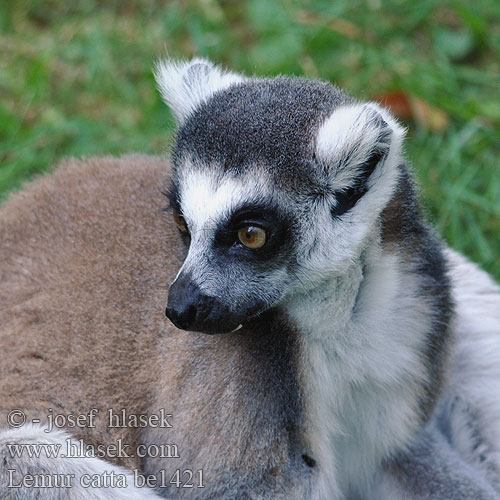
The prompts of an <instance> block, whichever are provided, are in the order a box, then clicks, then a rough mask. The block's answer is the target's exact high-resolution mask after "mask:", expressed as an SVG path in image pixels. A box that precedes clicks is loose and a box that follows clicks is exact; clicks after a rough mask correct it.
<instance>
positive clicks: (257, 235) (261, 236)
mask: <svg viewBox="0 0 500 500" xmlns="http://www.w3.org/2000/svg"><path fill="white" fill-rule="evenodd" d="M238 239H239V240H240V242H241V243H242V244H243V245H245V246H246V247H247V248H251V249H252V250H256V249H257V248H261V247H263V246H264V244H265V243H266V239H267V234H266V232H265V231H264V229H262V228H261V227H257V226H245V227H242V228H241V229H240V230H239V231H238Z"/></svg>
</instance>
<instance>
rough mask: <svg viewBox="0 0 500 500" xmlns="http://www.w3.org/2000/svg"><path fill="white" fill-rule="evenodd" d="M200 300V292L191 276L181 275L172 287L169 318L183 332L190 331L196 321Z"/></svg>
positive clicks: (169, 294) (168, 310)
mask: <svg viewBox="0 0 500 500" xmlns="http://www.w3.org/2000/svg"><path fill="white" fill-rule="evenodd" d="M199 300H200V290H199V288H198V287H197V286H196V285H194V284H193V282H192V280H191V277H190V276H189V275H185V274H181V275H180V276H179V277H178V278H177V279H176V280H175V281H174V282H173V283H172V285H171V286H170V290H169V293H168V305H167V310H166V311H165V313H166V315H167V318H168V319H169V320H170V321H172V323H173V324H174V325H175V326H176V327H177V328H180V329H181V330H189V329H190V328H191V327H192V326H193V324H194V323H195V320H196V315H197V314H198V309H197V306H196V304H197V303H199Z"/></svg>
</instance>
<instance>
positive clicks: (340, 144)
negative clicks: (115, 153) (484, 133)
mask: <svg viewBox="0 0 500 500" xmlns="http://www.w3.org/2000/svg"><path fill="white" fill-rule="evenodd" d="M156 78H157V81H158V84H159V87H160V90H161V93H162V95H163V97H164V99H165V100H166V102H167V103H168V104H169V106H170V107H171V109H172V111H173V112H174V114H175V116H176V117H177V120H178V122H179V129H178V132H177V138H176V142H175V147H174V150H173V154H172V169H171V187H170V190H169V200H170V206H171V209H172V211H173V219H174V222H175V224H176V226H177V228H178V230H179V233H180V236H178V235H176V234H175V233H173V232H172V229H171V227H172V226H170V227H168V228H167V227H163V226H157V225H155V223H153V222H152V219H153V217H154V214H153V213H151V212H152V210H153V208H152V207H155V203H153V202H152V201H151V200H150V196H151V192H152V191H154V188H155V186H156V182H157V181H156V179H157V178H158V176H159V175H160V174H161V172H162V170H164V168H165V165H164V164H163V162H157V160H153V159H151V160H149V163H148V160H144V159H137V158H128V159H124V160H121V161H114V162H113V161H111V160H109V159H108V160H95V161H94V163H93V164H91V165H86V166H85V168H83V167H82V166H78V167H75V166H67V167H66V168H65V169H59V171H56V173H55V174H54V176H53V177H48V178H46V179H44V180H42V181H40V182H39V183H38V184H37V185H35V186H33V187H31V188H30V189H28V190H27V191H26V193H22V194H20V195H18V197H14V198H13V199H12V200H11V201H10V202H8V203H7V204H6V205H5V206H4V207H3V209H2V212H1V213H0V221H2V222H3V227H4V229H3V233H1V231H2V226H0V235H2V236H3V237H4V240H5V241H6V243H4V240H2V239H1V238H0V251H4V252H5V253H6V255H7V257H8V258H7V260H6V264H2V265H1V266H0V276H2V277H3V280H4V283H5V285H4V284H0V300H1V301H2V302H1V303H2V304H3V306H2V310H3V311H0V321H1V322H0V324H1V325H2V326H0V335H1V336H2V337H1V338H2V339H5V340H3V341H2V342H3V344H2V345H5V346H7V347H6V353H5V354H2V359H3V360H7V361H9V363H10V364H7V365H8V366H7V368H4V369H3V371H2V372H0V373H2V377H3V378H4V380H5V382H4V384H3V386H4V387H6V388H7V389H3V390H2V393H1V394H2V396H1V398H2V399H0V401H2V403H1V409H2V410H3V412H1V413H2V414H3V413H5V414H7V411H8V410H9V409H11V407H12V406H13V405H14V404H16V405H17V407H19V406H22V407H23V408H27V409H30V410H31V411H32V413H34V414H37V415H42V416H43V414H44V412H46V411H47V408H48V407H49V406H50V405H52V406H53V405H55V404H56V402H57V404H58V405H60V408H62V409H63V410H66V411H69V410H72V411H76V409H81V408H85V407H86V406H88V407H90V406H92V405H93V406H96V407H100V408H105V407H106V405H108V406H111V407H116V406H117V405H118V406H119V405H120V404H121V405H124V406H126V407H127V405H128V408H129V409H130V412H131V413H140V412H141V411H143V412H146V413H148V414H152V415H156V414H158V413H159V412H160V410H161V409H163V408H167V409H168V411H169V413H171V414H172V415H173V425H172V426H171V427H169V428H168V429H162V428H157V427H152V426H149V427H145V428H143V429H140V431H137V429H135V430H134V431H133V432H132V431H131V432H129V433H127V432H128V431H127V430H123V429H122V430H121V431H120V432H121V433H122V434H120V433H118V434H116V433H117V432H118V431H113V432H115V433H113V432H111V431H110V430H109V429H107V430H103V429H102V428H101V429H100V430H99V431H92V430H89V429H86V431H85V433H84V438H85V439H86V440H87V441H89V442H109V441H110V440H111V441H112V440H113V439H116V438H117V437H120V436H123V435H125V437H126V439H128V440H130V441H133V442H134V443H136V444H137V443H141V445H145V446H148V445H154V444H158V443H166V442H170V443H175V444H176V445H177V446H178V448H179V455H178V456H177V457H176V458H158V457H154V456H146V457H143V458H142V460H139V461H134V459H133V458H131V460H130V461H129V462H127V463H125V465H127V466H129V467H134V466H136V467H138V468H139V469H140V471H141V473H143V474H146V475H148V476H149V477H151V478H160V477H174V476H175V474H176V471H185V470H190V471H203V476H204V484H203V487H202V488H196V487H193V488H182V487H179V485H178V484H175V483H172V482H170V483H168V482H167V483H166V484H165V483H164V484H159V483H158V482H156V483H155V482H154V481H153V482H152V483H153V484H152V485H156V486H160V487H159V488H158V489H157V490H156V491H155V492H153V491H152V490H145V489H137V488H135V486H134V484H132V483H131V482H129V484H128V485H127V487H126V488H123V489H121V490H120V489H119V488H115V489H111V490H109V489H108V490H106V489H99V488H93V489H92V490H91V493H92V494H93V495H94V496H93V497H92V498H96V499H101V498H102V499H104V498H117V499H119V498H136V499H142V498H153V497H166V498H178V499H184V498H193V499H194V498H196V499H200V500H203V499H206V500H208V499H226V500H229V499H242V498H248V499H263V500H265V499H268V500H271V499H276V500H277V499H283V500H285V499H287V500H288V499H297V500H299V499H301V500H302V499H311V500H335V499H338V500H341V499H346V500H347V499H349V500H396V499H398V500H403V499H404V500H417V499H418V500H422V499H428V500H438V499H448V500H461V499H463V500H465V499H478V500H479V499H482V500H486V499H490V500H493V499H498V498H499V493H500V362H499V361H500V291H499V289H498V287H497V286H496V285H495V284H494V283H493V282H492V281H491V280H490V279H489V278H488V276H487V275H486V274H485V273H483V272H482V271H480V270H478V269H477V268H476V267H475V266H474V265H473V264H471V263H469V262H468V261H466V260H465V259H464V258H462V257H461V256H459V255H457V254H456V253H454V252H452V251H451V250H448V249H446V248H445V247H443V245H442V244H441V243H440V241H439V240H438V239H437V238H436V236H435V235H434V233H433V231H432V229H431V228H430V227H429V226H428V225H427V223H426V222H425V221H424V220H423V217H422V214H421V212H420V209H419V206H418V203H417V201H416V194H415V187H414V183H413V180H412V175H411V173H410V171H409V169H408V167H407V166H406V162H405V160H404V159H403V156H402V153H401V148H402V139H403V135H404V130H403V129H402V127H401V126H400V125H399V124H398V123H397V122H396V120H395V119H394V118H393V117H392V116H391V115H390V114H389V113H388V112H387V111H386V110H385V109H383V108H381V107H380V106H378V105H376V104H372V103H359V102H357V101H355V100H353V99H351V98H350V97H348V96H347V95H346V94H344V93H343V92H342V91H340V90H339V89H337V88H335V87H333V86H331V85H330V84H328V83H323V82H318V81H310V80H306V79H302V78H286V77H278V78H274V79H266V78H246V77H243V76H240V75H236V74H233V73H228V72H224V71H222V70H221V69H219V68H218V67H216V66H214V65H212V64H211V63H209V62H208V61H205V60H200V59H196V60H193V61H191V62H186V63H175V62H171V61H167V62H165V63H160V64H159V65H158V67H157V69H156ZM134 163H140V164H141V165H142V169H141V168H137V169H134V168H133V164H134ZM128 165H131V167H130V168H129V167H128ZM138 167H139V166H138ZM54 193H56V194H58V196H59V197H60V198H61V200H62V201H60V200H59V198H55V197H54ZM24 207H28V208H24ZM128 207H131V208H128ZM123 212H125V213H123ZM33 213H36V214H37V215H36V217H35V216H33V215H32V214H33ZM52 223H55V224H58V225H59V226H61V227H62V228H63V230H62V231H55V232H54V230H53V229H52ZM16 228H21V229H22V231H21V230H19V229H16ZM164 232H167V233H168V241H167V244H166V245H163V244H162V243H159V240H160V241H161V235H162V234H164ZM11 233H15V234H16V236H15V237H13V236H9V235H10V234H11ZM30 242H31V243H30ZM103 242H105V243H103ZM51 245H57V248H58V250H59V252H58V253H57V259H55V258H54V256H53V255H52V254H51ZM58 259H59V260H58ZM56 262H58V264H57V265H56ZM181 262H182V263H181ZM82 269H83V270H84V271H83V275H81V273H82ZM51 273H53V274H54V276H55V278H54V277H53V276H52V274H51ZM72 273H73V274H72ZM75 276H76V278H75ZM167 279H168V280H170V281H172V284H171V286H170V291H169V296H168V305H167V310H166V313H167V316H168V317H169V318H170V320H171V321H172V322H173V323H174V324H175V325H176V326H177V328H174V327H173V326H171V325H168V324H165V323H163V322H161V321H160V320H159V319H158V316H156V313H157V309H158V307H159V306H160V304H161V293H160V292H159V291H158V290H159V287H158V286H157V284H158V283H159V282H161V281H163V280H167ZM46 281H47V282H48V286H47V290H45V289H44V290H40V289H38V288H37V285H36V284H37V283H38V284H41V285H40V286H42V285H43V284H44V283H45V282H46ZM12 290H14V292H12ZM33 294H35V295H33ZM37 294H42V295H41V296H42V299H43V300H42V299H39V295H37ZM94 295H95V296H96V297H97V298H96V297H94ZM68 297H69V298H68ZM40 301H41V302H40ZM57 301H61V304H63V305H62V306H60V307H62V308H63V309H62V310H63V311H68V315H69V318H63V315H62V314H61V310H57V311H56V312H54V309H58V308H57V307H56V308H55V307H54V304H55V303H57ZM69 304H71V306H73V304H74V307H75V312H73V311H72V307H70V306H69ZM44 306H45V307H46V308H47V310H48V312H47V311H46V310H45V309H44ZM65 306H66V307H67V309H65V308H64V307H65ZM113 308H116V310H115V309H113ZM33 310H35V311H36V319H33V314H32V313H31V311H33ZM150 316H151V317H153V318H155V319H154V320H153V319H151V318H150ZM20 318H21V319H20ZM41 324H42V326H40V325H41ZM82 324H83V325H84V326H82ZM3 325H6V326H3ZM33 325H35V326H36V328H38V330H35V329H34V328H35V327H34V326H33ZM40 329H41V330H40ZM181 330H188V331H189V333H186V332H183V331H181ZM35 331H41V335H42V338H43V339H44V342H49V343H50V346H49V347H45V351H44V347H41V346H40V345H39V343H38V344H37V343H33V337H34V336H35V333H34V332H35ZM44 332H46V333H44ZM206 334H212V335H206ZM86 335H87V337H88V336H90V341H88V340H87V337H86ZM108 337H109V338H108ZM18 338H22V339H23V340H22V345H17V344H16V342H17V340H16V339H18ZM58 343H61V344H62V345H63V346H65V347H66V350H63V348H62V347H61V348H59V346H58V345H57V344H58ZM11 345H15V346H16V347H15V348H14V347H10V346H11ZM26 345H28V346H29V352H32V351H33V353H34V354H33V356H35V355H36V356H35V357H36V359H38V360H39V361H36V360H35V361H33V360H32V359H31V358H29V363H31V364H30V365H29V366H30V367H32V370H33V371H30V372H29V374H28V373H23V372H22V370H23V365H20V364H19V363H18V364H16V363H15V361H16V360H17V361H18V362H19V360H22V359H25V358H23V357H22V356H21V354H20V353H24V354H25V355H26V349H27V348H26V347H25V346H26ZM34 346H37V347H34ZM118 346H119V347H118ZM106 349H107V350H106ZM65 353H67V355H66V356H65ZM89 353H90V354H89ZM16 356H17V358H16ZM85 356H86V357H85ZM82 357H85V359H86V360H87V363H88V364H85V363H82ZM12 359H14V361H12V362H11V361H10V360H12ZM40 359H51V360H52V361H54V360H59V361H60V362H61V363H62V367H61V368H51V369H50V370H49V368H48V366H47V364H44V363H42V361H40ZM27 362H28V361H27ZM127 363H129V364H127ZM32 365H33V366H32ZM89 367H90V368H91V369H89ZM16 369H17V371H16ZM19 370H21V372H19ZM30 370H31V368H30ZM89 372H91V373H96V374H106V376H105V377H104V378H101V377H99V376H96V377H93V376H91V374H89ZM74 373H77V374H78V375H77V376H76V375H75V376H74ZM49 374H50V375H49ZM49 376H50V377H51V378H50V379H49ZM68 377H69V379H70V381H71V383H72V384H74V385H72V386H71V390H65V389H62V386H61V384H62V383H63V381H64V380H66V381H67V380H68ZM35 378H36V381H37V382H36V384H37V385H36V387H37V391H36V393H32V391H31V392H30V391H27V387H30V386H29V384H30V383H31V384H33V383H34V382H33V380H34V379H35ZM40 380H42V381H43V383H41V382H40ZM16 384H17V385H16ZM14 387H16V391H15V396H11V395H10V394H9V392H8V391H9V390H11V391H12V388H14ZM24 391H27V392H29V395H28V396H26V397H25V396H24ZM73 391H75V392H76V395H75V394H73ZM4 395H5V396H4ZM33 409H35V410H33ZM2 425H3V422H2ZM71 433H72V434H73V435H74V436H75V439H76V437H78V432H77V431H75V430H74V429H71ZM67 438H68V435H67V434H63V433H62V431H60V432H59V433H56V434H51V433H48V434H44V432H43V428H42V427H36V426H35V427H33V426H30V427H29V428H25V427H23V428H20V429H18V430H13V429H10V430H5V431H4V432H3V433H1V434H0V467H1V469H0V479H2V481H3V483H2V484H0V498H23V499H34V498H39V497H38V496H36V494H37V492H34V490H33V489H30V488H27V487H25V488H24V489H23V488H21V489H19V490H16V491H14V490H13V489H9V488H6V486H5V483H6V481H7V480H8V476H7V472H6V471H7V469H10V470H16V471H18V476H22V473H23V472H24V473H26V471H30V472H31V473H33V471H34V472H40V471H43V472H52V473H54V474H55V473H57V472H62V471H64V472H68V471H69V472H73V473H75V475H76V476H78V475H81V474H83V472H88V471H102V470H106V468H109V469H112V468H113V467H116V466H115V465H111V464H110V463H107V462H104V461H103V460H102V459H100V458H95V457H94V458H87V459H85V460H83V459H81V460H80V459H75V460H74V462H68V459H62V458H52V459H45V460H41V459H34V458H31V459H28V458H26V457H13V456H11V455H8V453H7V451H6V447H5V445H6V443H12V442H13V441H14V442H17V443H19V442H23V440H24V441H30V440H31V441H32V442H43V441H46V440H48V439H50V440H53V441H54V442H63V441H64V440H65V439H67ZM118 462H120V461H118ZM121 462H122V463H124V462H126V461H125V460H122V461H121ZM2 464H3V465H2ZM118 470H121V469H118ZM19 471H20V472H19ZM16 477H17V476H16ZM128 477H129V479H130V478H131V476H128ZM57 491H59V490H55V489H53V490H46V491H45V492H44V493H43V494H44V495H45V496H43V498H49V499H55V498H72V499H81V498H90V497H89V496H85V494H89V491H90V490H87V493H85V492H82V490H81V489H80V490H79V489H71V490H66V491H65V492H64V495H67V496H61V497H59V496H57V494H58V493H57ZM9 495H10V496H9ZM15 495H20V496H15ZM40 498H41V497H40Z"/></svg>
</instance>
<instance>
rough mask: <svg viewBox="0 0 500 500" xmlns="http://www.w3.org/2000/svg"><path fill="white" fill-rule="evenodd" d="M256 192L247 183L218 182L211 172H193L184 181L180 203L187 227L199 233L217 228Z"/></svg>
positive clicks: (230, 180)
mask: <svg viewBox="0 0 500 500" xmlns="http://www.w3.org/2000/svg"><path fill="white" fill-rule="evenodd" d="M256 192H257V186H256V185H255V184H254V183H253V182H249V181H248V180H245V179H241V178H237V179H236V178H234V177H228V178H225V179H222V180H219V179H217V178H216V177H214V176H213V175H210V174H209V173H208V172H207V173H204V172H193V173H191V174H189V175H188V176H186V177H185V178H184V179H183V180H182V183H181V189H180V198H181V199H180V203H181V208H182V212H183V215H184V217H185V219H186V221H187V223H188V225H189V226H190V228H192V229H194V230H196V229H199V228H201V227H210V226H213V225H215V224H217V221H218V220H220V219H221V217H225V216H227V215H228V214H230V213H231V211H232V210H233V209H234V208H235V207H236V206H238V205H240V204H241V203H243V202H244V201H246V200H250V199H252V198H253V197H254V196H253V195H254V194H255V193H256Z"/></svg>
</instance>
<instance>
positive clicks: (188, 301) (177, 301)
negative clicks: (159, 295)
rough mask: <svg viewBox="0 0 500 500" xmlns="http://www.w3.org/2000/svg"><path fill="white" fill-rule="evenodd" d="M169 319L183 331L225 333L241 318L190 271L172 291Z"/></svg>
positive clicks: (181, 277)
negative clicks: (199, 282) (215, 296)
mask: <svg viewBox="0 0 500 500" xmlns="http://www.w3.org/2000/svg"><path fill="white" fill-rule="evenodd" d="M165 312H166V315H167V318H168V319H169V320H170V321H172V323H173V324H174V325H175V326H176V327H177V328H180V329H181V330H188V331H197V332H204V333H225V332H230V331H232V330H234V329H235V328H237V327H238V325H239V322H238V321H239V320H238V319H237V318H236V317H235V315H234V314H233V313H232V312H231V311H230V310H229V309H228V308H227V307H225V306H224V305H223V304H222V303H221V302H220V301H219V300H218V299H216V298H214V297H210V296H208V295H206V294H205V293H203V292H202V291H201V290H200V288H199V287H198V286H197V285H196V284H195V283H194V282H193V280H192V278H191V276H190V275H189V274H183V273H181V274H180V275H179V277H178V278H177V279H176V280H175V281H174V282H173V283H172V285H171V286H170V290H169V293H168V304H167V310H166V311H165Z"/></svg>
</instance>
